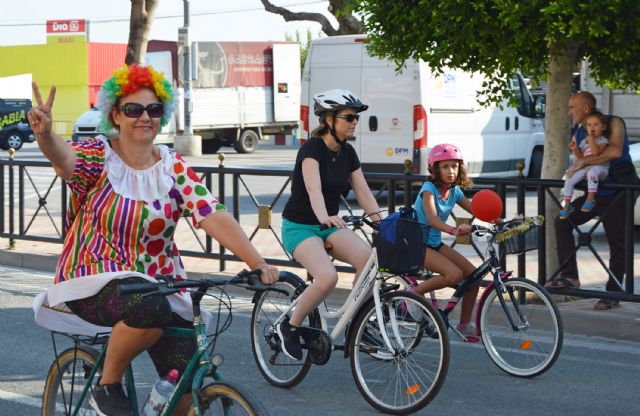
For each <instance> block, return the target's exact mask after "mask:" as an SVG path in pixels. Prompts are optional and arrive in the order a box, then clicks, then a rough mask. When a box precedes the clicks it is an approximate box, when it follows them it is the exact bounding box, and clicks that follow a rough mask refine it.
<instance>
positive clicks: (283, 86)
mask: <svg viewBox="0 0 640 416" xmlns="http://www.w3.org/2000/svg"><path fill="white" fill-rule="evenodd" d="M193 45H194V46H193V48H192V53H193V56H194V59H193V60H192V62H193V65H192V66H193V67H194V68H195V69H196V71H195V72H196V77H195V78H196V79H195V80H193V81H192V92H191V107H192V112H191V126H192V128H193V133H194V134H195V135H199V136H201V137H202V140H203V141H202V149H203V151H204V152H205V153H215V152H216V151H218V149H219V148H220V147H221V146H233V147H234V148H235V149H236V151H237V152H239V153H250V152H253V151H254V150H255V149H256V148H257V146H258V143H259V140H261V139H263V138H264V136H265V135H268V134H291V132H292V131H293V130H294V129H296V128H297V127H298V123H299V119H300V47H299V45H298V44H297V43H295V42H194V44H193ZM180 52H181V51H180V50H179V49H178V45H177V43H175V42H166V41H150V42H149V49H148V52H147V56H146V62H145V63H146V64H150V65H153V66H154V68H156V69H157V70H161V71H163V72H164V73H165V76H166V77H167V79H173V80H174V82H175V84H176V85H178V80H179V79H182V77H181V76H179V73H181V72H182V69H181V68H182V60H183V58H181V53H180ZM178 93H179V98H178V101H177V111H176V117H175V120H172V122H171V123H170V124H169V125H168V126H167V127H166V128H165V129H164V130H163V134H162V135H161V136H160V142H162V141H164V142H172V138H173V136H174V135H176V134H181V132H182V131H183V129H184V105H183V104H184V90H183V89H182V88H178ZM98 122H99V113H98V115H96V112H95V111H88V112H87V113H85V114H83V115H82V116H80V118H79V119H78V120H77V122H76V124H75V125H74V129H73V139H74V140H78V139H79V138H81V137H87V136H93V135H95V134H97V133H104V132H99V131H98V130H97V125H98Z"/></svg>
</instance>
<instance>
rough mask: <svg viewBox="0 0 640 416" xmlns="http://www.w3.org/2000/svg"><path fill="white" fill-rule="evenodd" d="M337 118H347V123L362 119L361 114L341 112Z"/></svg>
mask: <svg viewBox="0 0 640 416" xmlns="http://www.w3.org/2000/svg"><path fill="white" fill-rule="evenodd" d="M336 118H342V119H345V120H347V123H353V122H354V121H358V120H360V114H341V115H339V116H336Z"/></svg>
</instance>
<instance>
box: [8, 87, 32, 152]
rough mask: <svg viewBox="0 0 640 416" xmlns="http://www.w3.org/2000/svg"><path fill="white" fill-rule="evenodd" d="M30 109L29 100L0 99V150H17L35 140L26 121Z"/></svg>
mask: <svg viewBox="0 0 640 416" xmlns="http://www.w3.org/2000/svg"><path fill="white" fill-rule="evenodd" d="M30 109H31V100H25V99H10V98H8V99H2V98H0V149H2V150H9V148H14V149H15V150H18V149H20V148H21V147H22V145H23V144H24V143H30V142H33V141H34V140H35V139H36V136H35V135H34V134H33V130H31V126H30V125H29V120H28V119H27V113H28V112H29V110H30Z"/></svg>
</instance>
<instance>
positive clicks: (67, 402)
mask: <svg viewBox="0 0 640 416" xmlns="http://www.w3.org/2000/svg"><path fill="white" fill-rule="evenodd" d="M99 354H100V353H99V352H98V351H96V350H94V349H93V348H87V347H83V346H80V347H78V348H69V349H67V350H65V351H63V352H62V353H60V354H59V355H58V357H57V358H56V361H54V362H53V364H51V368H50V369H49V373H48V374H47V380H46V382H45V385H44V393H43V396H42V415H43V416H53V415H67V414H71V412H73V409H76V408H79V411H78V415H95V410H93V408H92V407H91V406H90V405H89V395H90V394H91V392H90V391H89V392H88V393H87V395H86V396H85V397H84V398H83V400H82V402H80V401H79V399H80V395H81V394H82V389H83V388H84V385H85V384H86V383H87V381H89V380H88V379H89V374H91V370H92V369H93V367H95V365H96V361H97V359H98V355H99Z"/></svg>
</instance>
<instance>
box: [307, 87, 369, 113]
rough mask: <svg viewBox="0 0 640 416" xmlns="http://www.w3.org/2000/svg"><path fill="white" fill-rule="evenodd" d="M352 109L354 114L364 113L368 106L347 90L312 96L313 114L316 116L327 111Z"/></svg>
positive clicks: (336, 90)
mask: <svg viewBox="0 0 640 416" xmlns="http://www.w3.org/2000/svg"><path fill="white" fill-rule="evenodd" d="M346 108H353V109H354V110H356V112H358V113H359V112H361V111H366V110H367V108H369V106H368V105H366V104H363V103H362V101H360V99H359V98H358V97H356V96H355V95H353V94H352V93H351V91H348V90H341V89H335V90H329V91H325V92H322V93H320V94H316V95H314V96H313V113H314V114H315V115H317V116H319V115H321V114H322V113H325V112H327V111H340V110H344V109H346Z"/></svg>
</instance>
